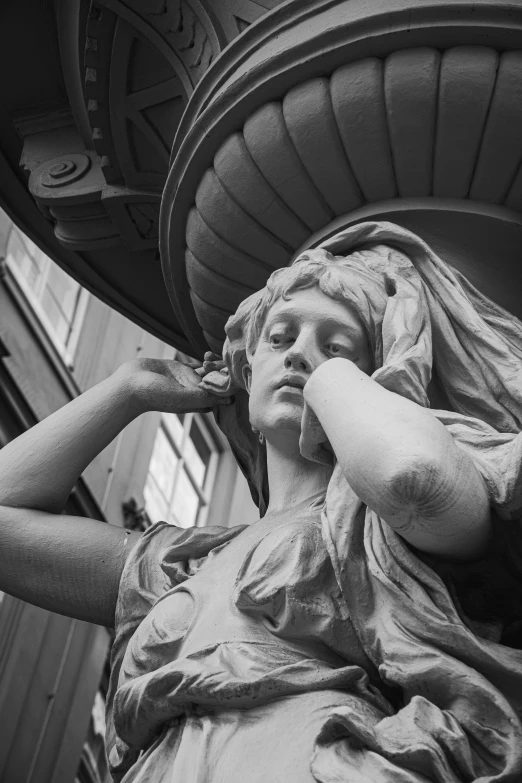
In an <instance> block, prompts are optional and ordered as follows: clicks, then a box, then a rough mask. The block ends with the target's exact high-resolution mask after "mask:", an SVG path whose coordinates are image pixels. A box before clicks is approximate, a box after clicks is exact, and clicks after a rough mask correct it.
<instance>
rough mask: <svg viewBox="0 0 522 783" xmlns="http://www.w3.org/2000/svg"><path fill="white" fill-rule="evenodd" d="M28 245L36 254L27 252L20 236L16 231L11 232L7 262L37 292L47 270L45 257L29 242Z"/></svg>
mask: <svg viewBox="0 0 522 783" xmlns="http://www.w3.org/2000/svg"><path fill="white" fill-rule="evenodd" d="M28 245H29V246H30V247H33V248H34V249H35V252H34V254H31V255H30V254H29V253H28V251H27V246H26V245H25V244H24V243H23V242H22V240H21V238H20V237H19V236H18V234H17V233H16V232H15V231H14V230H13V231H11V235H10V237H9V243H8V245H7V260H8V263H11V264H13V265H14V266H16V267H17V268H18V270H19V271H20V272H21V274H22V276H23V277H24V278H25V280H27V283H28V284H29V286H30V288H32V289H33V291H35V292H36V291H37V290H38V289H39V288H40V283H41V278H42V275H43V271H44V268H45V256H44V255H43V253H41V252H40V251H38V249H37V248H36V247H35V245H34V244H33V243H32V242H29V240H28Z"/></svg>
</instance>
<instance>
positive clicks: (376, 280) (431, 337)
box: [204, 223, 522, 487]
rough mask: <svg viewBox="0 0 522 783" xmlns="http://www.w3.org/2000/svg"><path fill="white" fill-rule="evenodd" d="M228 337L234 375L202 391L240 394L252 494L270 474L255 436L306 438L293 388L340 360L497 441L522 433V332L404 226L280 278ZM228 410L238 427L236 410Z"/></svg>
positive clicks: (350, 237) (367, 235) (241, 454)
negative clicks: (290, 432)
mask: <svg viewBox="0 0 522 783" xmlns="http://www.w3.org/2000/svg"><path fill="white" fill-rule="evenodd" d="M226 335H227V338H226V341H225V345H224V348H223V360H224V363H225V367H224V369H223V370H222V371H221V372H220V373H217V372H214V373H210V374H209V375H207V376H206V378H205V379H204V385H205V387H206V388H208V389H209V390H212V391H214V392H217V393H221V394H230V393H235V394H236V397H237V405H236V414H237V415H236V419H235V424H234V426H235V429H236V433H235V434H236V435H238V433H239V431H241V432H242V435H241V438H242V439H243V440H242V444H240V445H239V446H238V445H237V444H238V443H239V440H240V439H241V438H239V440H238V438H237V437H235V435H234V433H232V430H233V429H234V427H232V428H231V427H230V426H228V428H227V427H225V429H228V432H227V434H228V435H229V440H230V441H231V444H232V446H233V448H235V452H236V456H237V457H238V461H239V462H240V464H241V465H242V467H243V469H244V471H245V473H247V475H249V476H250V479H251V485H252V483H253V484H257V486H258V487H259V483H260V480H261V474H262V472H263V471H262V465H261V462H262V459H261V457H262V455H261V457H260V454H259V448H258V447H257V446H255V445H251V444H254V441H253V440H252V430H251V428H252V426H253V427H254V428H255V429H257V430H260V431H261V432H263V433H265V434H266V435H269V433H270V432H274V431H277V429H278V428H279V429H281V428H287V429H288V428H290V429H294V430H295V431H297V432H299V429H300V424H301V413H302V409H303V396H302V392H301V391H300V389H298V388H292V387H291V386H289V385H288V384H285V380H290V383H292V382H295V383H296V384H297V385H298V386H299V385H301V383H303V382H306V380H307V379H308V377H309V376H310V374H311V373H312V372H313V371H314V369H315V368H316V367H317V366H318V365H319V364H321V363H322V362H324V361H327V360H328V359H329V358H331V357H333V356H342V357H345V358H347V359H350V360H351V361H353V362H355V363H356V364H357V365H358V366H359V367H360V368H361V369H362V370H363V371H364V372H366V373H368V374H370V375H371V376H372V378H373V379H374V380H375V381H377V382H378V383H380V384H381V385H382V386H384V387H386V388H388V389H389V390H390V391H393V392H396V393H397V394H401V395H402V396H405V397H408V398H409V399H411V400H413V401H414V402H416V403H418V404H420V405H424V406H429V405H432V407H444V408H446V409H452V410H454V411H456V412H458V413H461V414H465V415H467V416H471V417H476V418H479V419H481V420H483V421H486V422H487V423H488V424H491V425H492V426H493V427H495V428H496V429H498V430H499V431H511V432H512V431H518V430H519V429H520V427H521V424H522V370H521V369H520V368H521V367H522V324H521V323H520V322H519V321H518V320H517V319H516V318H514V317H513V316H511V315H510V314H509V313H506V312H505V311H504V310H502V309H501V308H500V307H498V306H497V305H495V304H494V303H493V302H491V301H490V300H488V299H487V298H486V297H484V296H483V295H482V294H481V293H479V292H478V291H476V289H474V288H473V287H472V286H471V284H470V283H469V282H468V281H467V280H466V279H465V278H463V277H462V275H460V274H459V273H457V272H455V271H454V270H453V269H452V268H451V267H449V266H448V265H447V264H445V263H444V262H443V261H441V259H439V258H438V257H437V256H436V255H435V254H434V253H433V251H432V250H431V249H430V248H429V247H428V246H427V245H426V244H425V243H424V242H423V241H422V240H421V239H420V238H419V237H417V236H415V235H414V234H411V233H410V232H408V231H406V230H405V229H402V228H400V227H399V226H394V225H392V224H389V223H366V224H360V225H358V226H354V227H352V228H350V229H348V230H347V231H346V232H343V233H341V234H338V235H336V236H335V237H333V239H331V240H330V241H329V242H328V243H327V244H326V245H325V246H323V247H322V248H319V249H314V250H309V251H307V252H306V253H304V254H302V255H301V256H300V257H299V258H298V259H297V260H296V261H295V262H294V264H293V265H292V266H291V267H288V268H284V269H279V270H277V271H275V272H274V273H273V274H272V276H271V277H270V278H269V280H268V282H267V284H266V286H265V288H263V289H262V290H261V291H258V292H257V293H255V294H253V295H252V296H250V297H249V298H248V299H246V300H245V301H244V302H242V303H241V305H240V306H239V308H238V310H237V312H236V313H235V315H233V316H232V317H231V318H230V319H229V321H228V322H227V325H226ZM499 390H502V394H499ZM245 392H246V393H248V395H249V397H250V399H249V400H248V405H247V397H246V394H245ZM221 411H222V412H220V414H219V415H220V416H222V417H229V420H230V421H231V417H232V416H233V415H234V414H233V413H232V412H231V411H230V409H229V410H228V411H227V410H226V408H222V409H221ZM249 419H250V421H249ZM231 433H232V434H231ZM234 439H235V441H236V446H234V442H233V441H234ZM254 440H255V439H254ZM253 465H254V468H252V466H253ZM253 473H255V474H256V475H255V477H254V479H252V474H253Z"/></svg>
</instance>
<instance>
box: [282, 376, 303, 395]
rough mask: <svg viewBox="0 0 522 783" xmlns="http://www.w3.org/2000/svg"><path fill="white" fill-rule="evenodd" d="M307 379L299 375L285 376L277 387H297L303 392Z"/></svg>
mask: <svg viewBox="0 0 522 783" xmlns="http://www.w3.org/2000/svg"><path fill="white" fill-rule="evenodd" d="M305 383H306V381H304V380H303V379H302V378H299V376H293V375H292V376H285V377H284V378H283V379H282V381H281V382H280V383H278V384H277V386H276V388H277V389H286V390H288V389H297V391H300V392H302V391H303V389H304V385H305Z"/></svg>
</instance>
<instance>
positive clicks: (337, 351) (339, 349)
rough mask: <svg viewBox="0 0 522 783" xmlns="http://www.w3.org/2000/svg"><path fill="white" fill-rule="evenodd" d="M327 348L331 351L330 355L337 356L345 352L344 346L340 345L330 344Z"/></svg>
mask: <svg viewBox="0 0 522 783" xmlns="http://www.w3.org/2000/svg"><path fill="white" fill-rule="evenodd" d="M326 347H327V349H328V350H329V351H330V353H333V354H335V355H337V354H340V353H341V352H342V350H343V346H342V345H339V343H328V345H327V346H326Z"/></svg>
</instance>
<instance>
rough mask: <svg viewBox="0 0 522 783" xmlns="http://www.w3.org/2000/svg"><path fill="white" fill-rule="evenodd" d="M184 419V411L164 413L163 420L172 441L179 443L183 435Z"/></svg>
mask: <svg viewBox="0 0 522 783" xmlns="http://www.w3.org/2000/svg"><path fill="white" fill-rule="evenodd" d="M184 419H185V414H184V413H164V414H163V421H164V422H165V426H166V427H167V429H168V431H169V433H170V435H171V436H172V439H173V440H174V443H176V444H178V445H179V444H180V443H181V439H182V437H183V422H184Z"/></svg>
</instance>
